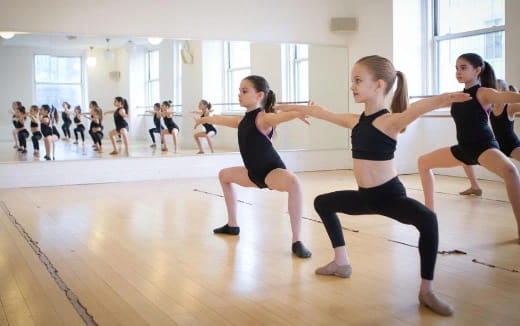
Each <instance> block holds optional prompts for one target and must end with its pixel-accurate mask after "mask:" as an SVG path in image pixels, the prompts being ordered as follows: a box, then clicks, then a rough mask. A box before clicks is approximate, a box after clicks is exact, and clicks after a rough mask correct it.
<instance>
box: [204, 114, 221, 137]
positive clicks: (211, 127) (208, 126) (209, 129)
mask: <svg viewBox="0 0 520 326" xmlns="http://www.w3.org/2000/svg"><path fill="white" fill-rule="evenodd" d="M200 117H201V118H204V114H203V115H201V116H200ZM202 126H203V127H204V129H205V130H206V134H209V133H210V132H212V131H213V132H214V133H215V134H216V133H217V129H216V128H215V126H214V125H212V124H211V123H203V124H202Z"/></svg>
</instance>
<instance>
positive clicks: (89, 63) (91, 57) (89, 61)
mask: <svg viewBox="0 0 520 326" xmlns="http://www.w3.org/2000/svg"><path fill="white" fill-rule="evenodd" d="M92 50H94V47H93V46H91V47H90V51H89V53H88V57H87V66H89V67H95V66H96V64H97V59H96V57H95V56H94V54H93V53H92Z"/></svg>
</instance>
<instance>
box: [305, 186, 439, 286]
mask: <svg viewBox="0 0 520 326" xmlns="http://www.w3.org/2000/svg"><path fill="white" fill-rule="evenodd" d="M314 208H315V209H316V212H318V214H319V215H320V217H321V220H322V221H323V224H324V225H325V229H326V230H327V233H328V235H329V238H330V240H331V242H332V246H333V247H334V248H336V247H341V246H344V245H345V240H344V238H343V231H342V228H341V223H340V221H339V218H338V215H337V214H336V213H344V214H349V215H364V214H380V215H384V216H387V217H390V218H392V219H394V220H397V221H399V222H401V223H404V224H411V225H413V226H415V227H416V228H417V230H419V255H420V257H421V277H422V278H423V279H426V280H433V273H434V269H435V260H436V259H437V248H438V246H439V232H438V228H437V216H436V215H435V213H434V212H432V211H431V210H430V209H428V208H427V207H426V206H424V205H423V204H421V203H420V202H418V201H417V200H415V199H412V198H408V197H406V190H405V188H404V186H403V184H402V183H401V182H400V181H399V179H398V178H397V177H395V178H394V179H392V180H390V181H388V182H386V183H384V184H382V185H380V186H377V187H374V188H361V187H360V188H359V190H358V191H355V190H344V191H335V192H331V193H328V194H323V195H319V196H318V197H316V199H315V200H314Z"/></svg>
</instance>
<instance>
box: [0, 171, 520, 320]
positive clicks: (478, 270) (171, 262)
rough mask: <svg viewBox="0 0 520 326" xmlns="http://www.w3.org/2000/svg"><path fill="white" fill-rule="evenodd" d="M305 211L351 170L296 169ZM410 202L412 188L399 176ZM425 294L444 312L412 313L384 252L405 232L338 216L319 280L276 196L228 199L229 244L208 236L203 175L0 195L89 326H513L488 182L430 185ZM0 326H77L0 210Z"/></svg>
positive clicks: (503, 206) (516, 255)
mask: <svg viewBox="0 0 520 326" xmlns="http://www.w3.org/2000/svg"><path fill="white" fill-rule="evenodd" d="M299 176H300V177H301V181H302V185H303V187H304V215H305V217H308V218H312V219H317V218H318V217H317V215H316V214H315V212H314V210H313V208H312V199H313V198H314V197H315V196H316V195H317V194H319V193H322V192H326V191H332V190H336V189H354V188H355V185H354V180H353V177H352V174H351V172H348V171H333V172H314V173H300V174H299ZM402 180H403V182H404V183H405V185H406V186H407V187H408V192H409V195H410V196H412V197H414V198H416V199H419V200H422V192H421V191H419V190H416V189H420V182H419V178H418V177H417V176H416V175H411V176H403V177H402ZM438 184H439V187H438V191H439V192H441V193H438V194H437V197H436V198H437V202H438V205H439V207H438V215H439V225H440V248H439V249H440V250H452V249H459V250H463V251H465V252H467V253H468V254H467V255H459V256H453V255H449V256H442V255H439V256H438V259H437V270H436V289H437V292H438V293H439V294H440V295H442V296H443V297H444V298H446V299H447V300H448V301H449V302H451V303H452V304H453V305H454V307H455V310H456V313H455V315H454V316H453V317H451V318H446V317H440V316H437V315H434V314H432V313H431V312H429V311H428V310H426V309H424V308H419V306H418V303H417V289H418V284H419V265H418V253H417V250H416V249H415V248H411V247H409V246H405V245H402V244H398V243H395V242H390V241H388V239H390V240H395V241H400V242H404V243H409V244H415V243H416V242H417V232H416V231H415V230H414V229H413V228H412V227H410V226H406V225H402V224H398V223H396V222H394V221H392V220H390V219H386V218H383V217H380V216H356V217H354V216H342V218H341V219H342V222H343V226H344V227H348V228H350V229H357V230H359V232H358V233H353V232H349V231H345V236H346V240H347V246H348V248H349V253H350V256H351V260H352V263H353V269H354V272H353V275H352V278H351V279H348V280H345V279H339V278H328V277H318V276H316V275H314V269H315V268H316V267H318V266H320V265H322V264H324V263H326V262H328V261H329V260H330V259H331V257H332V249H331V247H330V242H329V240H328V238H327V236H326V233H325V230H324V228H323V225H322V224H320V223H317V222H314V221H310V220H304V221H303V228H302V229H303V232H302V233H303V238H304V241H305V242H306V243H307V244H308V246H309V247H310V248H311V249H312V250H313V257H312V258H311V259H309V260H301V259H297V258H293V257H292V256H291V253H290V226H289V221H288V217H287V214H286V209H287V208H286V202H285V200H286V195H285V194H280V193H276V192H271V191H267V190H263V191H260V190H256V189H244V188H240V189H239V190H238V192H237V193H238V197H239V199H240V200H242V201H243V202H244V203H241V204H239V205H238V209H239V221H240V223H241V234H240V236H239V237H225V236H215V235H213V234H212V231H211V230H212V228H214V227H215V226H220V225H222V224H224V223H225V221H226V217H225V216H226V210H225V205H224V200H223V199H222V198H221V197H218V196H215V195H211V194H207V193H204V192H198V191H194V189H198V190H201V191H205V192H208V193H215V194H220V189H219V184H218V181H217V180H216V179H215V178H203V179H176V180H174V181H168V182H167V181H156V182H139V183H119V184H117V183H116V184H101V185H88V186H67V187H52V188H26V189H15V190H0V200H1V201H3V202H5V204H6V205H7V207H8V208H9V210H10V212H11V213H12V214H13V216H14V217H15V218H16V219H17V220H18V222H19V223H20V224H21V226H23V228H25V230H26V232H27V233H28V234H29V235H30V236H31V237H32V239H33V240H34V241H36V242H37V244H38V246H39V247H40V248H41V250H42V251H43V252H44V253H45V254H46V255H47V257H48V258H49V259H50V260H51V261H52V263H53V264H54V266H55V267H56V268H57V270H58V272H59V274H60V276H61V277H62V278H63V280H64V281H65V282H66V284H67V285H68V286H69V287H70V288H71V290H72V291H73V292H74V293H75V294H76V295H77V296H78V298H79V300H80V301H81V303H82V304H83V305H84V306H85V307H86V308H87V309H88V312H89V313H90V314H91V315H92V316H93V318H94V319H95V320H96V321H97V322H98V323H99V324H100V325H145V324H149V325H177V324H178V325H248V324H249V325H346V324H348V325H350V324H351V325H419V324H424V325H432V324H443V325H444V324H447V325H518V324H520V311H519V309H518V303H519V302H520V291H519V290H520V273H512V272H508V271H505V270H502V269H499V268H490V267H486V266H484V265H481V264H477V263H474V262H472V259H477V260H479V261H482V262H486V263H490V264H494V265H496V266H499V267H504V268H507V269H516V270H520V245H518V244H517V243H516V242H514V241H512V240H513V239H515V238H516V231H515V229H516V228H515V227H514V219H513V215H512V212H511V208H510V205H509V204H508V203H507V202H505V201H504V200H505V199H506V197H505V189H504V187H503V185H502V184H501V183H497V182H485V181H483V182H482V186H483V188H484V196H485V197H486V198H483V199H480V198H463V197H460V196H458V195H456V192H457V191H459V190H461V189H465V186H466V182H465V180H463V179H458V178H451V177H439V178H438ZM0 277H1V279H0V325H6V324H7V323H9V325H80V324H81V320H80V319H79V317H78V316H77V315H76V313H75V311H74V310H73V309H72V308H71V306H70V304H69V303H68V302H67V301H66V299H65V296H64V295H63V293H62V292H61V291H59V290H58V289H57V287H56V285H55V283H54V281H53V280H51V278H50V276H49V274H48V273H47V271H46V270H45V269H44V268H43V265H42V263H40V261H39V260H38V259H37V257H36V255H35V254H34V253H33V252H32V251H31V250H30V249H29V247H28V245H27V243H26V242H25V240H23V239H22V237H21V236H20V234H19V233H18V232H17V231H16V230H15V229H14V226H13V224H12V223H11V222H10V220H9V219H8V218H7V216H6V214H5V213H4V212H2V211H0Z"/></svg>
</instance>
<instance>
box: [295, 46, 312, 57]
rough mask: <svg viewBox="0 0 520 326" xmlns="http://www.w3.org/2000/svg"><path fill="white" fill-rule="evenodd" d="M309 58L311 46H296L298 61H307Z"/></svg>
mask: <svg viewBox="0 0 520 326" xmlns="http://www.w3.org/2000/svg"><path fill="white" fill-rule="evenodd" d="M308 57H309V45H307V44H296V59H307V58H308Z"/></svg>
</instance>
